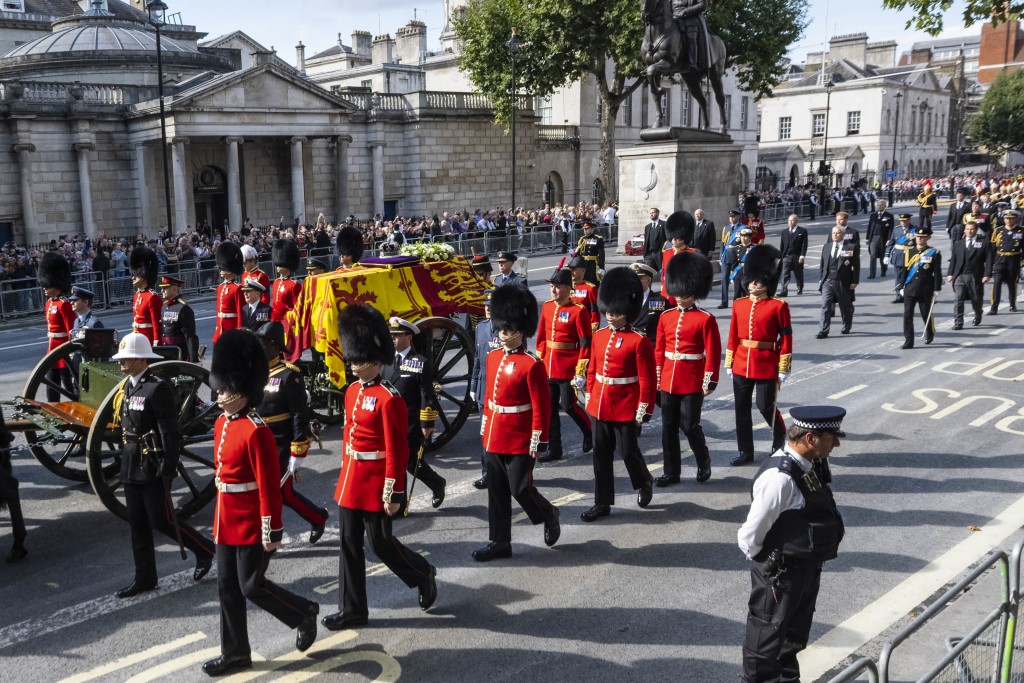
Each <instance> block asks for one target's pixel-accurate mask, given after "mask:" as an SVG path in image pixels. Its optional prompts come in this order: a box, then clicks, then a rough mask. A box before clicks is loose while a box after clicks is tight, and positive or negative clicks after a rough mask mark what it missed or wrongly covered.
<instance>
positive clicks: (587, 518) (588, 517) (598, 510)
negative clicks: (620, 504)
mask: <svg viewBox="0 0 1024 683" xmlns="http://www.w3.org/2000/svg"><path fill="white" fill-rule="evenodd" d="M610 514H612V508H611V506H610V505H594V506H593V507H591V508H590V509H589V510H585V511H583V512H582V513H581V514H580V519H582V520H583V521H584V522H596V521H597V520H599V519H601V518H602V517H607V516H608V515H610Z"/></svg>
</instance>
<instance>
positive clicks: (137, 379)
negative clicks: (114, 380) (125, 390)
mask: <svg viewBox="0 0 1024 683" xmlns="http://www.w3.org/2000/svg"><path fill="white" fill-rule="evenodd" d="M148 369H149V368H146V370H148ZM146 370H143V371H142V372H140V373H139V374H137V375H132V388H133V389H134V388H135V387H137V386H139V382H141V381H142V376H143V375H145V374H146Z"/></svg>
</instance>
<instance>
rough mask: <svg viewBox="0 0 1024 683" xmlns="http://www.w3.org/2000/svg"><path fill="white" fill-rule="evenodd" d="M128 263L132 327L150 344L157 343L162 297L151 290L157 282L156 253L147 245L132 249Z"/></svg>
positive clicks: (161, 318)
mask: <svg viewBox="0 0 1024 683" xmlns="http://www.w3.org/2000/svg"><path fill="white" fill-rule="evenodd" d="M128 264H129V266H130V267H131V272H132V286H133V287H135V295H134V296H133V297H132V327H133V328H134V329H135V331H136V332H139V333H141V334H144V335H145V336H146V339H148V340H149V343H150V345H153V344H157V343H159V341H160V337H161V336H163V333H162V332H161V327H162V326H163V312H162V310H161V309H162V308H163V305H164V303H163V299H162V298H161V297H160V295H159V294H157V293H156V292H154V291H153V290H152V287H154V286H155V285H156V284H157V274H158V273H159V271H160V262H159V261H157V258H156V253H154V252H153V250H152V249H150V248H148V247H135V248H134V249H132V253H131V256H129V258H128Z"/></svg>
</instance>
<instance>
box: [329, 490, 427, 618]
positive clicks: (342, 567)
mask: <svg viewBox="0 0 1024 683" xmlns="http://www.w3.org/2000/svg"><path fill="white" fill-rule="evenodd" d="M338 519H339V521H340V524H341V549H340V554H339V564H338V572H339V579H340V580H339V583H338V592H339V593H340V595H339V596H338V602H339V605H340V607H341V611H342V612H343V613H344V614H345V615H346V616H358V617H365V616H367V615H369V613H370V610H369V607H368V606H367V604H366V552H365V550H364V549H363V536H364V535H365V536H366V537H367V538H369V539H370V548H372V549H373V552H374V554H375V555H376V556H377V557H378V558H380V561H381V562H383V563H384V564H385V566H387V568H388V569H390V570H391V571H392V572H394V574H395V576H397V577H398V578H400V579H401V580H402V581H403V582H404V583H405V585H406V586H408V587H409V588H415V587H417V586H419V585H421V584H422V583H423V582H424V581H426V580H427V579H428V578H430V571H431V566H430V563H429V562H427V561H426V560H425V559H423V557H422V556H421V555H420V554H419V553H414V552H412V551H411V550H409V549H408V548H406V547H405V546H404V545H402V543H401V541H399V540H398V539H397V538H395V537H394V536H393V535H392V534H391V518H390V517H388V516H387V515H386V514H385V513H384V512H370V511H369V510H353V509H352V508H347V507H344V506H341V507H339V509H338Z"/></svg>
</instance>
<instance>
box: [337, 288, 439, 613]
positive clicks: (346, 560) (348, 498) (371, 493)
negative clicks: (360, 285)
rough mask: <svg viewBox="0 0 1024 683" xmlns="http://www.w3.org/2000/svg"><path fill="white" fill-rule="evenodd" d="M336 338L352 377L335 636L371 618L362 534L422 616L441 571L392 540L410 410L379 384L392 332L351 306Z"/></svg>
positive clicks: (368, 311) (365, 309)
mask: <svg viewBox="0 0 1024 683" xmlns="http://www.w3.org/2000/svg"><path fill="white" fill-rule="evenodd" d="M338 332H339V336H340V337H341V352H342V354H343V355H344V356H345V361H346V362H347V363H348V364H349V366H350V367H351V368H352V374H354V375H355V377H354V378H353V382H352V383H351V384H349V386H348V390H347V391H346V392H345V431H344V435H343V439H342V456H341V473H340V474H339V476H338V485H337V487H336V488H335V489H334V498H335V500H336V501H337V502H338V506H339V518H340V524H341V564H340V576H339V577H338V593H339V596H338V597H339V600H338V602H339V606H340V607H341V611H340V612H336V613H334V614H331V615H329V616H326V617H324V618H323V624H324V626H326V627H327V628H329V629H331V630H332V631H337V630H340V629H344V628H352V627H353V626H363V625H365V624H366V622H367V619H368V617H369V608H368V606H367V604H366V556H365V554H364V551H363V536H364V534H365V536H366V537H368V538H369V539H370V547H371V548H373V552H374V553H375V554H376V555H377V557H378V558H379V559H380V561H381V562H383V563H384V564H385V565H386V566H387V568H388V569H390V570H391V571H392V572H394V573H395V575H396V576H398V578H400V579H401V580H402V581H403V582H405V585H406V586H408V587H409V588H417V589H418V590H419V605H420V608H421V609H424V610H427V609H430V606H431V605H433V604H434V600H435V599H436V598H437V583H436V582H435V580H434V576H435V574H437V569H436V568H435V567H433V566H431V564H430V563H429V562H427V561H426V560H425V559H423V557H422V556H421V555H419V553H414V552H412V551H411V550H409V549H408V548H406V547H405V546H404V545H402V543H401V542H400V541H399V540H398V539H397V538H395V537H394V536H393V535H392V533H391V518H392V517H394V515H395V514H396V513H398V511H399V510H401V509H402V505H403V503H404V502H405V468H406V463H407V462H408V461H409V443H408V442H407V441H406V438H405V437H406V430H407V428H408V408H406V406H405V401H404V400H402V396H401V394H399V393H398V391H397V390H396V389H395V388H394V387H392V386H391V385H390V384H388V383H387V382H386V381H384V379H383V378H382V377H381V367H382V366H384V365H390V364H391V363H392V362H394V358H395V345H394V343H393V342H392V341H391V333H390V332H389V331H388V324H387V322H385V320H384V316H382V315H381V314H380V312H379V311H377V310H376V309H374V308H370V307H369V306H366V305H364V304H353V305H351V306H346V307H345V308H343V309H342V310H341V312H340V313H339V314H338ZM355 380H358V381H355Z"/></svg>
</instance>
